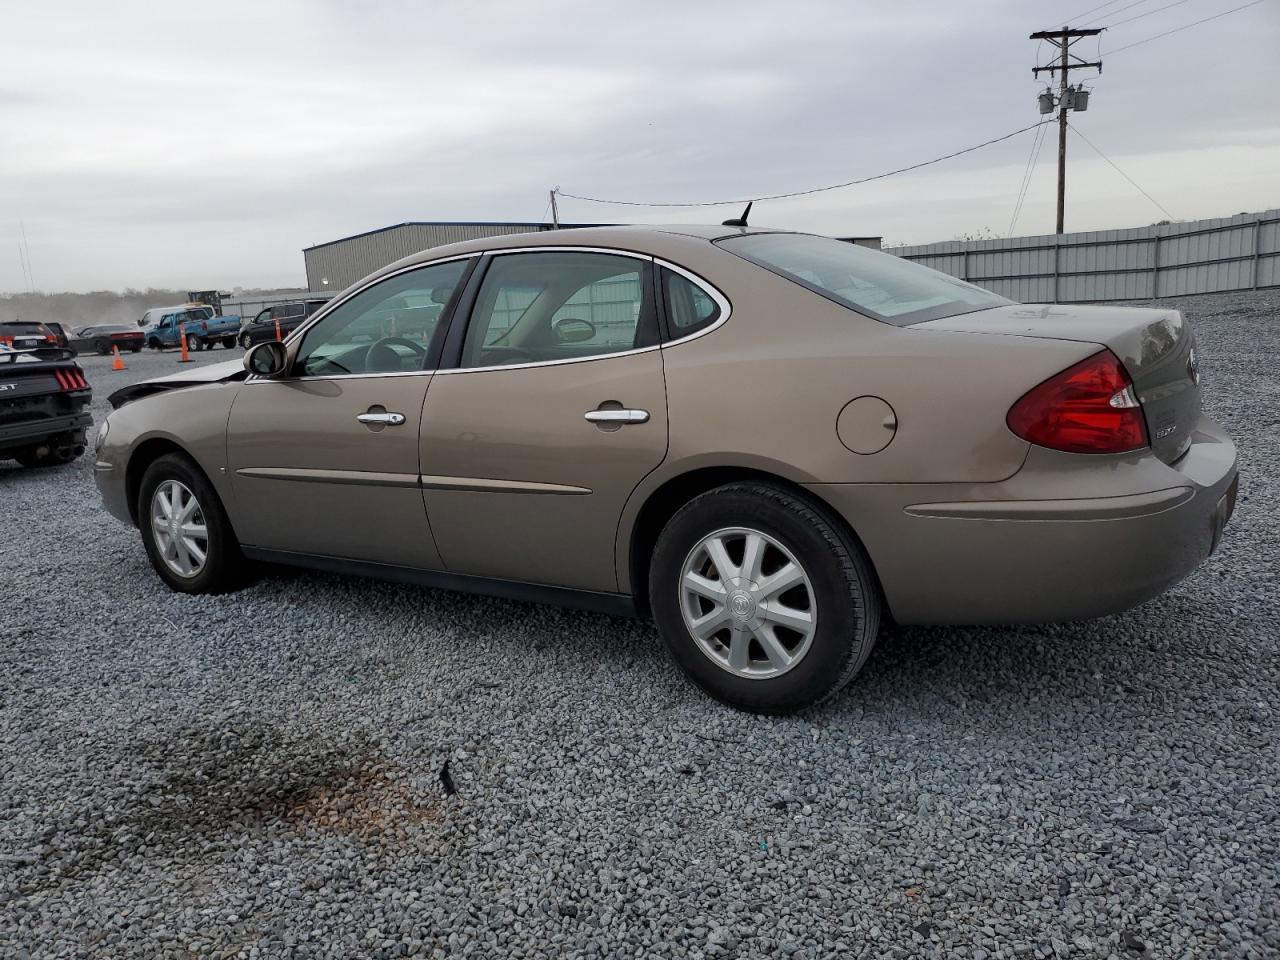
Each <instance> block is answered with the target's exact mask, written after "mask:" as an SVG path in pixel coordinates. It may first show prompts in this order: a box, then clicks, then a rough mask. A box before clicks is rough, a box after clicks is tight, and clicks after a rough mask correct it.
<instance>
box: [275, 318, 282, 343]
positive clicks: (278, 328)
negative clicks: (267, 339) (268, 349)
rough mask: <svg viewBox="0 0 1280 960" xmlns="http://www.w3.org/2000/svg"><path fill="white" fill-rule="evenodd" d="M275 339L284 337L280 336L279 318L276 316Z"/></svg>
mask: <svg viewBox="0 0 1280 960" xmlns="http://www.w3.org/2000/svg"><path fill="white" fill-rule="evenodd" d="M276 339H277V340H283V339H284V337H282V336H280V318H279V317H276Z"/></svg>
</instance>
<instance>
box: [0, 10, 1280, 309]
mask: <svg viewBox="0 0 1280 960" xmlns="http://www.w3.org/2000/svg"><path fill="white" fill-rule="evenodd" d="M1177 12H1178V11H1176V10H1170V11H1168V12H1167V13H1160V14H1156V15H1153V16H1151V17H1148V18H1144V19H1143V20H1140V21H1138V22H1136V23H1133V24H1131V25H1126V26H1123V27H1120V28H1117V30H1116V31H1114V34H1115V36H1114V37H1113V36H1112V35H1111V33H1108V34H1104V35H1103V43H1102V55H1103V59H1104V62H1105V64H1106V66H1105V70H1106V72H1105V73H1104V75H1103V76H1102V77H1101V78H1099V79H1097V80H1096V81H1092V82H1091V84H1092V86H1093V88H1094V90H1095V96H1094V100H1093V103H1092V104H1091V105H1090V111H1089V112H1088V113H1086V114H1081V115H1078V118H1077V122H1078V125H1079V126H1080V127H1081V129H1082V130H1085V131H1086V132H1087V133H1088V135H1089V137H1090V139H1092V140H1093V141H1094V142H1095V143H1097V144H1098V145H1099V146H1101V147H1102V148H1103V149H1105V150H1106V151H1107V152H1108V154H1109V155H1110V156H1111V157H1112V159H1113V160H1115V161H1116V162H1117V163H1118V164H1120V165H1121V166H1122V167H1123V168H1124V169H1125V170H1126V172H1128V173H1129V174H1130V175H1131V176H1133V177H1134V178H1135V179H1136V180H1138V182H1139V183H1142V184H1143V185H1144V187H1145V188H1146V189H1147V190H1148V191H1149V192H1151V193H1153V194H1154V195H1156V196H1157V197H1159V198H1161V201H1162V202H1163V203H1165V204H1166V206H1169V208H1170V209H1171V210H1174V212H1176V213H1178V215H1179V216H1188V217H1189V216H1204V215H1215V214H1226V213H1233V212H1237V211H1238V210H1240V209H1261V208H1263V207H1266V206H1268V205H1275V204H1276V203H1277V202H1280V200H1278V199H1277V197H1276V196H1275V187H1274V183H1273V178H1272V177H1271V176H1269V175H1267V173H1266V171H1265V165H1266V164H1272V166H1271V169H1272V170H1274V169H1277V167H1276V166H1275V165H1274V161H1275V159H1276V154H1275V149H1276V144H1277V138H1278V137H1280V124H1278V123H1277V122H1276V114H1275V110H1274V105H1273V102H1272V94H1271V91H1272V90H1274V89H1275V87H1276V86H1277V80H1280V76H1278V74H1280V67H1278V66H1277V61H1276V60H1275V58H1274V57H1273V56H1272V54H1271V51H1272V50H1273V49H1274V47H1275V44H1276V42H1277V40H1278V39H1280V14H1277V11H1276V10H1275V9H1274V8H1273V7H1271V6H1270V5H1259V6H1258V7H1256V8H1251V9H1250V10H1247V11H1242V12H1241V13H1239V14H1235V15H1233V16H1231V17H1227V18H1223V19H1222V20H1219V21H1215V22H1213V23H1210V24H1205V25H1203V26H1202V27H1197V28H1195V29H1193V30H1188V31H1186V32H1185V33H1181V34H1176V35H1174V36H1171V37H1168V38H1165V39H1162V40H1160V41H1157V42H1154V43H1151V44H1148V45H1144V46H1142V47H1137V48H1134V49H1133V50H1131V51H1124V52H1121V53H1119V54H1117V55H1116V56H1115V57H1114V59H1109V58H1108V57H1107V55H1106V48H1107V45H1108V44H1110V45H1111V46H1119V45H1121V44H1122V43H1126V42H1132V40H1135V39H1140V38H1141V37H1143V36H1146V35H1149V34H1153V33H1157V32H1160V30H1162V29H1168V28H1169V27H1170V26H1176V25H1177V24H1178V23H1181V22H1184V21H1185V19H1188V18H1183V19H1177V18H1176V17H1175V15H1176V14H1177ZM1060 16H1061V11H1060V10H1059V9H1058V7H1057V4H1054V3H1050V2H1047V0H1035V2H1015V0H1005V2H994V0H993V2H986V3H971V4H956V3H953V2H942V0H934V2H917V3H912V4H897V5H893V6H891V7H889V8H888V9H881V8H880V7H879V6H878V5H877V6H874V7H873V6H870V5H866V4H856V5H855V4H849V3H846V2H835V0H832V2H817V0H813V2H790V3H787V4H776V5H769V6H759V5H747V4H741V3H726V2H702V3H677V2H668V0H662V2H651V3H646V4H630V5H619V4H599V3H589V2H547V3H537V4H528V3H506V2H486V3H462V2H436V3H431V4H421V3H409V2H404V3H366V4H349V3H339V2H332V3H303V2H285V3H271V4H258V3H243V2H239V0H227V2H224V3H220V4H218V5H216V6H215V5H208V6H200V7H192V6H191V5H184V4H176V5H168V6H163V5H158V4H152V3H145V4H144V3H121V4H113V5H111V7H110V8H109V9H108V8H105V7H102V6H100V5H91V4H87V3H73V4H67V5H44V6H32V5H23V6H22V7H15V9H14V11H13V12H12V13H11V14H10V15H9V16H8V26H9V27H11V29H7V30H6V31H5V32H4V33H3V34H2V35H0V63H4V64H5V79H4V81H3V85H2V86H0V290H2V289H18V288H20V287H21V286H22V279H21V273H20V268H19V264H18V258H17V255H16V239H17V223H18V221H19V219H22V220H24V221H25V223H26V227H27V234H28V237H29V242H30V246H31V256H32V261H33V267H34V269H35V273H36V277H37V281H38V282H39V284H40V285H41V286H43V287H47V288H66V289H90V288H99V287H117V288H119V287H125V286H139V287H141V286H148V285H176V286H185V285H189V284H194V285H196V286H205V285H212V284H218V285H224V286H232V285H244V286H273V285H279V284H289V283H298V282H300V281H301V279H302V275H303V268H302V257H301V253H300V249H301V248H302V247H304V246H307V245H310V244H312V243H319V242H323V241H325V240H329V239H333V238H336V237H338V236H343V235H345V234H349V233H353V232H357V231H360V230H365V229H370V228H374V227H378V226H383V225H386V224H389V223H396V222H400V221H403V220H407V219H465V220H476V219H493V220H506V219H517V220H537V219H541V218H542V216H543V214H544V212H545V209H546V203H547V190H548V189H549V188H550V187H552V186H555V185H561V186H563V187H564V188H565V189H567V190H571V191H572V192H575V193H584V194H587V195H597V196H606V197H619V198H628V199H631V198H634V199H649V198H653V199H657V200H701V199H707V198H720V197H736V196H751V195H758V194H761V193H772V192H781V191H786V190H791V189H803V188H807V187H811V186H817V185H821V184H823V183H830V182H835V181H840V180H847V179H851V178H853V177H858V176H865V175H868V174H874V173H878V172H881V171H883V170H887V169H892V168H894V167H898V166H902V165H904V164H908V163H914V162H917V161H919V160H922V159H927V158H929V157H931V156H937V155H939V154H941V153H946V152H949V151H951V150H954V149H957V148H960V147H963V146H966V145H969V144H972V143H976V142H978V141H981V140H984V139H987V138H989V137H992V136H998V135H1000V134H1003V133H1006V132H1008V131H1009V130H1012V129H1016V128H1017V127H1019V126H1023V125H1025V124H1026V123H1028V122H1031V121H1033V120H1034V119H1036V117H1037V116H1038V115H1037V114H1036V113H1035V106H1034V102H1033V100H1034V96H1035V92H1036V90H1037V89H1038V86H1037V85H1036V84H1035V83H1033V82H1030V81H1031V75H1030V66H1031V64H1032V62H1033V57H1034V55H1035V53H1036V50H1035V45H1034V44H1033V43H1031V42H1030V41H1028V40H1027V39H1026V35H1027V33H1029V32H1030V31H1031V30H1033V29H1037V28H1040V27H1044V26H1046V25H1050V24H1052V23H1054V22H1055V21H1056V20H1057V19H1059V18H1060ZM1189 19H1194V18H1193V17H1191V18H1189ZM1227 49H1229V50H1230V56H1222V55H1219V54H1218V53H1217V51H1223V50H1227ZM1089 52H1090V54H1092V53H1093V52H1094V51H1092V50H1090V51H1089ZM1193 61H1197V62H1203V61H1207V62H1209V63H1211V65H1212V69H1205V70H1201V71H1198V72H1193V71H1189V70H1187V69H1186V66H1185V65H1186V64H1187V63H1190V62H1193ZM1030 146H1031V139H1030V134H1027V135H1025V136H1023V137H1020V138H1016V139H1014V140H1011V141H1008V142H1006V143H1003V144H999V145H996V146H993V147H990V148H988V149H986V150H984V151H981V152H978V153H974V154H971V155H968V156H966V157H962V158H958V159H956V160H953V161H948V162H947V164H946V165H945V166H939V167H932V168H929V169H928V170H927V171H922V172H919V173H913V174H908V175H904V176H903V177H900V178H895V179H892V180H887V181H883V182H880V183H877V184H874V185H866V186H863V187H858V188H852V189H850V190H848V191H841V192H838V193H830V194H822V195H819V196H817V197H811V198H807V199H804V200H797V201H780V202H777V203H772V204H762V205H760V206H758V207H757V209H756V213H755V216H754V219H755V220H757V221H758V222H761V223H777V224H778V225H785V226H789V227H795V228H800V229H814V230H823V231H829V232H835V233H871V234H883V235H885V236H888V237H893V238H898V239H902V240H909V241H911V242H927V241H929V240H933V239H946V238H949V237H951V236H954V235H956V234H957V233H961V232H967V231H971V230H977V229H980V228H982V227H990V228H991V229H993V230H996V231H997V232H999V231H1002V230H1003V229H1004V228H1005V227H1007V224H1008V216H1009V212H1010V211H1011V210H1012V207H1013V203H1014V194H1015V192H1016V190H1017V186H1018V182H1019V181H1020V179H1021V171H1022V169H1023V166H1024V165H1025V163H1026V159H1027V152H1028V151H1029V149H1030ZM1052 147H1053V144H1052V142H1050V143H1048V144H1047V145H1046V147H1045V148H1044V151H1043V153H1042V155H1041V159H1040V164H1039V166H1038V168H1037V172H1036V177H1035V179H1034V181H1033V187H1032V192H1031V198H1030V199H1029V201H1028V204H1027V210H1026V212H1025V213H1024V215H1023V218H1022V221H1021V224H1020V226H1021V227H1025V228H1026V229H1027V230H1028V231H1032V232H1035V231H1041V230H1044V229H1045V228H1046V226H1047V218H1046V217H1045V216H1044V202H1045V201H1044V197H1045V195H1046V194H1045V191H1046V189H1047V190H1049V191H1050V194H1049V196H1050V201H1049V202H1050V204H1051V190H1052V179H1053V175H1052V172H1051V168H1052V161H1053V154H1054V151H1053V149H1052ZM1184 211H1186V212H1184ZM562 216H564V217H565V218H566V219H577V220H611V219H643V220H663V219H665V220H673V219H674V220H682V221H689V220H695V219H700V220H720V219H723V218H724V216H727V213H726V212H725V211H722V210H720V209H712V210H701V211H699V210H693V211H690V210H679V209H676V210H660V211H640V210H634V209H629V208H621V207H601V206H597V205H591V204H584V203H580V202H577V201H569V200H566V201H565V203H564V205H563V207H562ZM1157 216H1158V212H1157ZM1068 217H1069V225H1071V226H1073V227H1078V228H1081V229H1084V228H1093V227H1104V226H1107V227H1109V226H1123V225H1128V224H1133V223H1146V222H1150V221H1151V220H1152V219H1154V218H1155V217H1153V215H1152V209H1151V205H1150V203H1149V202H1148V201H1146V200H1145V199H1144V198H1143V197H1142V196H1141V195H1140V194H1138V193H1137V192H1136V191H1134V190H1133V189H1132V188H1131V187H1129V186H1128V185H1127V184H1125V183H1124V181H1123V180H1121V179H1120V178H1119V177H1118V175H1116V174H1115V172H1114V170H1112V169H1111V168H1109V167H1107V166H1106V164H1104V163H1102V162H1101V161H1099V160H1098V159H1097V158H1096V156H1094V155H1093V154H1092V152H1091V151H1090V150H1088V148H1087V147H1084V146H1083V145H1082V144H1080V143H1079V142H1076V143H1075V144H1073V145H1072V146H1071V169H1070V172H1069V207H1068ZM1117 221H1119V222H1117ZM10 250H11V251H13V253H12V254H10V253H8V252H7V251H10Z"/></svg>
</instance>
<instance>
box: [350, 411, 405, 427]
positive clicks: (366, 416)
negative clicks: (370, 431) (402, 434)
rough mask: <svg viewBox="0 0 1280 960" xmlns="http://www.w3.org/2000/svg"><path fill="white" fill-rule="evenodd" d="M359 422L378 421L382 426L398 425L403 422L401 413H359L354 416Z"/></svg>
mask: <svg viewBox="0 0 1280 960" xmlns="http://www.w3.org/2000/svg"><path fill="white" fill-rule="evenodd" d="M356 419H357V420H359V421H360V422H361V423H380V424H382V425H383V426H384V427H398V426H400V424H402V423H404V414H403V413H361V414H358V415H357V416H356Z"/></svg>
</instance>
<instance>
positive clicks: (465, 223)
mask: <svg viewBox="0 0 1280 960" xmlns="http://www.w3.org/2000/svg"><path fill="white" fill-rule="evenodd" d="M608 226H613V224H608V223H562V224H560V229H561V230H569V229H573V228H576V227H608ZM401 227H522V228H525V229H528V230H551V229H554V224H551V223H547V222H541V223H539V222H533V221H524V220H406V221H404V222H403V223H393V224H391V226H389V227H379V228H378V229H377V230H365V231H364V232H363V233H353V234H351V236H349V237H339V238H338V239H337V240H326V241H325V242H324V243H317V244H315V245H314V246H310V247H303V248H302V252H303V253H306V252H307V251H308V250H319V249H320V248H321V247H331V246H333V245H334V244H335V243H346V242H347V241H348V240H356V239H359V238H360V237H371V236H373V235H374V234H378V233H386V232H387V231H388V230H399V229H400V228H401Z"/></svg>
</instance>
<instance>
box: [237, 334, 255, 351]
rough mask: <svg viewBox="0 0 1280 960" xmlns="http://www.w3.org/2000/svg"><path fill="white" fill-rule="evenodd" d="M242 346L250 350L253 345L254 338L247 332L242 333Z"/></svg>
mask: <svg viewBox="0 0 1280 960" xmlns="http://www.w3.org/2000/svg"><path fill="white" fill-rule="evenodd" d="M240 346H241V347H242V348H243V349H245V350H248V349H249V348H250V347H252V346H253V338H251V337H250V336H249V335H248V334H247V333H242V334H240Z"/></svg>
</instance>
